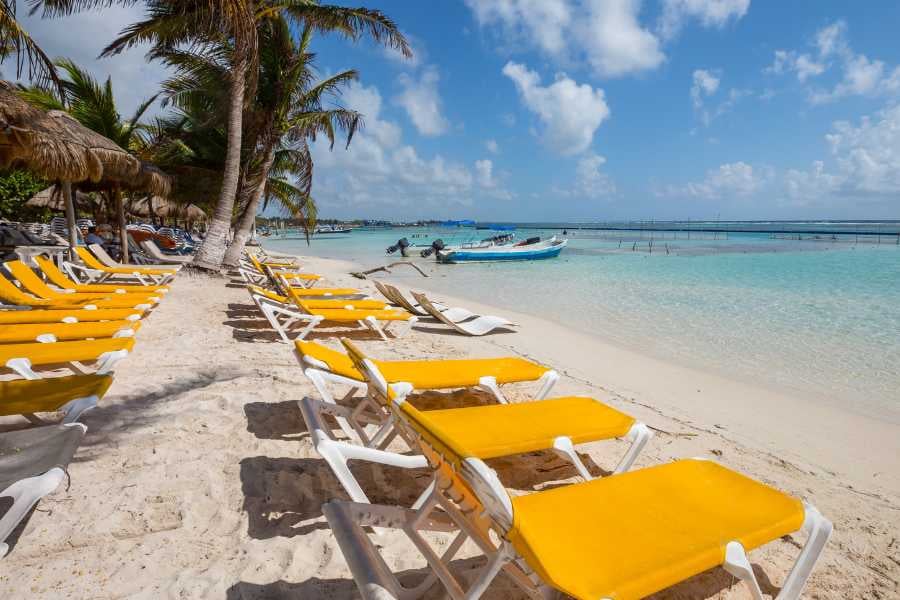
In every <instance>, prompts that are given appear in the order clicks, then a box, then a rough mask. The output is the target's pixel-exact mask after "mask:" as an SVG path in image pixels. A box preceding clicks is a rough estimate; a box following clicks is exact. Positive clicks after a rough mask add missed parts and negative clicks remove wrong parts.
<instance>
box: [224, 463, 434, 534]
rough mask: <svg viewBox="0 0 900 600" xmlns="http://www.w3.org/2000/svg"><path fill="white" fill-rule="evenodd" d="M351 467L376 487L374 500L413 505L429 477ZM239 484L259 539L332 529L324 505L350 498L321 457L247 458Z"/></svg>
mask: <svg viewBox="0 0 900 600" xmlns="http://www.w3.org/2000/svg"><path fill="white" fill-rule="evenodd" d="M350 468H351V470H352V471H353V474H354V475H355V476H356V478H357V479H358V480H359V481H360V482H361V483H362V484H363V486H364V487H365V489H366V490H372V492H373V493H372V501H373V502H379V503H385V504H393V505H397V504H405V505H406V506H409V505H411V504H412V503H413V502H415V500H416V498H417V497H418V495H419V494H420V493H421V492H422V490H423V489H425V487H426V486H427V485H428V483H429V482H430V481H431V473H430V472H429V471H428V470H427V469H421V470H405V469H391V468H386V467H382V466H381V465H377V464H372V463H358V464H357V463H356V462H353V463H351V464H350ZM241 487H242V490H243V492H244V510H245V511H247V516H248V534H249V535H250V537H252V538H254V539H260V540H266V539H271V538H274V537H288V538H291V537H295V536H298V535H306V534H307V533H310V532H312V531H315V530H318V529H328V523H327V522H326V521H325V519H324V517H323V515H322V504H324V503H325V502H327V501H329V500H331V499H334V498H341V499H348V496H347V494H346V493H345V492H344V490H343V488H342V487H341V485H340V483H339V482H338V480H337V479H336V478H335V477H334V475H333V474H332V472H331V469H330V468H329V467H328V464H327V463H326V462H325V461H324V460H322V459H318V458H269V457H267V456H253V457H248V458H245V459H243V460H242V461H241ZM274 515H278V516H277V517H276V516H274Z"/></svg>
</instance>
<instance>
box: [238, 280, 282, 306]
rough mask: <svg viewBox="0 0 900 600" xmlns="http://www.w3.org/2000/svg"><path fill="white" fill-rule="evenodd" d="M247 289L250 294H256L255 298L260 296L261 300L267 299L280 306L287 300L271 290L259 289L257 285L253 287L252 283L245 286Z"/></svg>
mask: <svg viewBox="0 0 900 600" xmlns="http://www.w3.org/2000/svg"><path fill="white" fill-rule="evenodd" d="M247 289H248V290H250V293H251V294H256V295H257V296H262V297H263V298H268V299H269V300H272V301H273V302H279V303H281V304H284V302H285V301H286V300H288V298H285V297H284V296H282V295H281V294H276V293H275V292H273V291H272V290H267V289H265V288H261V287H259V286H258V285H254V284H252V283H250V284H247Z"/></svg>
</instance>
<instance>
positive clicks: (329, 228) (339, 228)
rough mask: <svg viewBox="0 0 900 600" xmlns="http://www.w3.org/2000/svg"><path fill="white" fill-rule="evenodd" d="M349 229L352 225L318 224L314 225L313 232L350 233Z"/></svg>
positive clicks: (351, 229) (350, 229)
mask: <svg viewBox="0 0 900 600" xmlns="http://www.w3.org/2000/svg"><path fill="white" fill-rule="evenodd" d="M351 231H353V228H352V227H346V226H344V225H319V226H317V227H316V230H315V233H317V234H319V235H321V234H323V233H350V232H351Z"/></svg>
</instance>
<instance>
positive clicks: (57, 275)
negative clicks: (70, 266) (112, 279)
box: [34, 256, 169, 294]
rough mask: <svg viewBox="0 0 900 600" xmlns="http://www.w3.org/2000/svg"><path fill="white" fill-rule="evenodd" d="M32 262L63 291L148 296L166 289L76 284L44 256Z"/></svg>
mask: <svg viewBox="0 0 900 600" xmlns="http://www.w3.org/2000/svg"><path fill="white" fill-rule="evenodd" d="M34 260H35V261H36V262H37V263H38V266H39V267H40V268H41V271H42V272H43V273H44V275H45V276H46V277H47V279H49V280H50V283H52V284H53V285H55V286H57V287H59V288H62V289H64V290H74V291H76V292H94V293H97V292H112V293H114V294H116V293H121V292H118V291H117V290H124V291H125V292H135V293H138V294H149V293H151V292H165V291H168V289H169V288H168V287H167V286H164V285H119V284H109V283H78V282H75V281H72V280H71V279H69V278H68V277H66V274H65V273H63V272H62V271H60V270H59V268H57V266H56V265H55V264H53V261H52V260H50V259H49V258H47V257H46V256H35V257H34Z"/></svg>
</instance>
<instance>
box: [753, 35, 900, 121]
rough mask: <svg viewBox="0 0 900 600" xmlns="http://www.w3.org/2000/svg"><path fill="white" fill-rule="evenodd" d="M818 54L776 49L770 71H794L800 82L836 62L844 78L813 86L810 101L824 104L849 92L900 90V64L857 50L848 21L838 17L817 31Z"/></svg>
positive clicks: (891, 92) (871, 93)
mask: <svg viewBox="0 0 900 600" xmlns="http://www.w3.org/2000/svg"><path fill="white" fill-rule="evenodd" d="M812 46H813V47H814V48H815V51H816V53H817V57H816V58H813V56H812V55H811V54H809V53H798V52H796V51H793V50H776V51H775V58H774V61H773V63H772V65H771V66H770V67H768V68H767V69H766V71H767V72H770V73H774V74H776V75H780V74H783V73H788V72H794V73H796V75H797V79H798V80H799V81H800V83H806V82H807V80H809V79H811V78H813V77H818V76H819V75H822V74H823V73H825V72H826V71H828V70H829V69H830V68H831V67H832V66H834V65H837V66H838V68H839V69H840V72H841V80H840V81H839V82H838V83H837V84H835V85H834V86H833V87H832V88H831V89H823V88H814V89H812V90H810V91H809V101H810V102H812V103H813V104H824V103H826V102H832V101H834V100H838V99H840V98H844V97H847V96H870V97H875V96H890V95H896V94H897V93H898V92H900V66H895V67H893V68H892V67H890V66H888V65H887V64H886V63H885V62H884V61H882V60H878V59H871V58H869V57H868V56H866V55H865V54H860V53H857V52H856V51H854V50H853V48H852V47H851V46H850V42H849V41H848V39H847V24H846V23H845V22H844V21H837V22H835V23H832V24H831V25H827V26H825V27H823V28H822V29H820V30H819V31H818V32H816V35H815V38H814V40H813V42H812Z"/></svg>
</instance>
